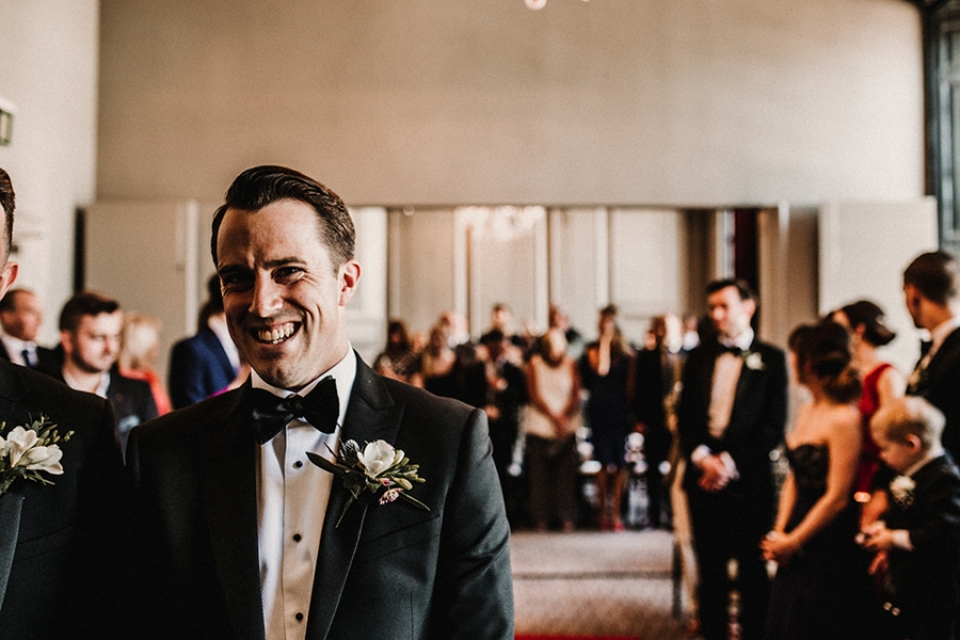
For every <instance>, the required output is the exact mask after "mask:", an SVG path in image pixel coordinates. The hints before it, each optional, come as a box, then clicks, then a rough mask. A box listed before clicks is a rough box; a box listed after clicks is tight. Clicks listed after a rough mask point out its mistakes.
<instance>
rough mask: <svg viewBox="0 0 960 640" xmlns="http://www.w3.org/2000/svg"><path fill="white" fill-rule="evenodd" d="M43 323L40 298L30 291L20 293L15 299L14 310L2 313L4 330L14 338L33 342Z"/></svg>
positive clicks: (0, 317)
mask: <svg viewBox="0 0 960 640" xmlns="http://www.w3.org/2000/svg"><path fill="white" fill-rule="evenodd" d="M41 322H43V306H41V304H40V298H38V297H37V296H36V295H35V294H33V293H30V292H29V291H20V292H18V293H17V294H16V296H15V297H14V299H13V309H10V310H9V311H2V312H0V324H2V325H3V330H4V331H6V332H7V333H8V334H10V335H11V336H13V337H14V338H19V339H20V340H27V341H30V342H33V341H35V340H36V339H37V333H38V332H39V331H40V323H41Z"/></svg>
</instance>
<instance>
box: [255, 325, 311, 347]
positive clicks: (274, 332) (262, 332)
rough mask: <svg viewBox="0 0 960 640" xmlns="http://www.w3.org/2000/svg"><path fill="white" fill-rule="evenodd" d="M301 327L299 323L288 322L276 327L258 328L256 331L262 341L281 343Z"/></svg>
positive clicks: (258, 338)
mask: <svg viewBox="0 0 960 640" xmlns="http://www.w3.org/2000/svg"><path fill="white" fill-rule="evenodd" d="M299 328H300V324H299V323H297V322H287V323H284V324H282V325H279V326H276V327H271V328H266V329H256V330H255V331H254V333H255V334H256V336H257V340H259V341H260V342H264V343H267V344H280V343H281V342H284V341H285V340H288V339H289V338H290V336H292V335H293V334H295V333H296V332H297V329H299Z"/></svg>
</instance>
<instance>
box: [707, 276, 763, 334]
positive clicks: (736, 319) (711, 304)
mask: <svg viewBox="0 0 960 640" xmlns="http://www.w3.org/2000/svg"><path fill="white" fill-rule="evenodd" d="M707 309H708V311H709V313H710V319H711V320H712V321H713V326H714V327H716V329H717V333H719V334H720V336H721V337H726V338H736V337H737V336H739V335H740V334H741V333H743V332H744V331H746V330H747V327H749V326H750V319H751V318H752V317H753V312H754V311H755V309H756V307H755V305H754V303H753V301H752V300H741V299H740V292H739V291H737V288H736V287H733V286H731V287H724V288H723V289H720V290H719V291H714V292H713V293H711V294H710V295H708V296H707Z"/></svg>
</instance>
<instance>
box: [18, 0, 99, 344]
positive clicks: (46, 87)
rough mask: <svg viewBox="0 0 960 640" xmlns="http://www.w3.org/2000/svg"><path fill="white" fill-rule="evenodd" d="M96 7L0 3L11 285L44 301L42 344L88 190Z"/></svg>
mask: <svg viewBox="0 0 960 640" xmlns="http://www.w3.org/2000/svg"><path fill="white" fill-rule="evenodd" d="M98 5H99V3H98V2H97V0H3V1H2V2H0V25H2V27H0V31H2V35H0V60H2V61H3V64H0V96H2V97H3V98H4V99H6V100H8V101H10V102H12V103H14V104H15V105H16V107H17V112H16V114H15V116H14V122H13V140H12V142H11V144H10V145H9V146H6V147H0V167H3V168H4V169H6V170H7V171H8V172H9V173H10V175H11V177H12V179H13V183H14V188H15V189H16V191H17V214H16V216H17V220H16V228H15V229H14V240H15V241H16V243H17V245H18V246H19V249H20V250H19V252H18V254H17V255H16V256H15V257H16V259H17V260H18V261H19V262H20V266H21V268H20V276H19V278H18V284H20V285H22V286H26V287H29V288H32V289H35V290H36V291H37V292H38V293H40V295H41V297H42V298H43V299H44V301H45V303H46V307H47V320H46V322H45V324H44V327H43V330H42V337H43V339H44V341H45V342H52V341H53V340H55V339H56V336H57V331H56V324H57V315H58V314H59V310H60V306H61V304H62V303H63V302H64V301H65V300H66V298H67V297H69V295H70V294H71V284H72V282H73V227H74V213H75V211H76V207H77V206H78V205H80V204H84V203H87V202H90V201H92V200H93V197H94V190H95V173H94V168H95V166H94V165H95V155H96V109H97V51H98V49H97V36H98V23H99V13H98Z"/></svg>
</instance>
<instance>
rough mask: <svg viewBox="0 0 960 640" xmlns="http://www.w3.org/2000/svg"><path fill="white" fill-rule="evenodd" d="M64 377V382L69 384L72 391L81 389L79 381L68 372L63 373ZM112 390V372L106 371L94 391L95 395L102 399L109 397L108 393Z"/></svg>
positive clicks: (101, 375)
mask: <svg viewBox="0 0 960 640" xmlns="http://www.w3.org/2000/svg"><path fill="white" fill-rule="evenodd" d="M61 374H62V375H63V381H64V382H66V383H67V386H68V387H70V388H71V389H80V383H79V382H77V379H76V378H74V377H73V376H71V375H70V374H69V373H67V372H66V371H61ZM109 389H110V372H109V371H104V372H103V373H101V374H100V382H99V383H98V384H97V388H96V390H95V391H94V393H95V394H97V395H98V396H100V397H101V398H106V397H107V391H108V390H109Z"/></svg>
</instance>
